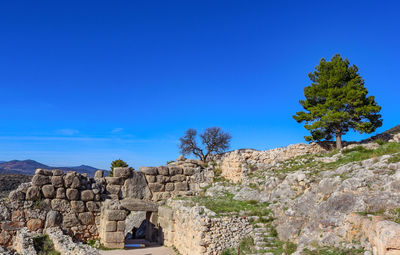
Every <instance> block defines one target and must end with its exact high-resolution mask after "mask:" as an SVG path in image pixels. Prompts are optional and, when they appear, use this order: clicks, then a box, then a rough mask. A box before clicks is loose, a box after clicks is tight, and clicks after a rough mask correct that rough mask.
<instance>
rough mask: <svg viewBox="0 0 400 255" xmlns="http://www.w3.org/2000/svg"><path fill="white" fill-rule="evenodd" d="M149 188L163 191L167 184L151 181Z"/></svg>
mask: <svg viewBox="0 0 400 255" xmlns="http://www.w3.org/2000/svg"><path fill="white" fill-rule="evenodd" d="M149 188H150V190H151V191H153V192H162V191H164V190H165V185H164V184H161V183H149Z"/></svg>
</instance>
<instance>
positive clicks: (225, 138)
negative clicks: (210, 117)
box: [179, 127, 232, 162]
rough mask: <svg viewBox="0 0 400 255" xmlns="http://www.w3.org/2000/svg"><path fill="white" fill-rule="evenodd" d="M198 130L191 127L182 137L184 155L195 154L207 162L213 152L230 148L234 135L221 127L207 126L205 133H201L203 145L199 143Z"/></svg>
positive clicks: (181, 150) (180, 146)
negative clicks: (197, 138)
mask: <svg viewBox="0 0 400 255" xmlns="http://www.w3.org/2000/svg"><path fill="white" fill-rule="evenodd" d="M196 136H197V131H196V130H195V129H192V128H189V129H188V130H186V132H185V135H184V136H183V137H182V138H180V139H179V140H180V142H181V144H180V145H179V149H180V152H181V153H182V154H183V155H190V154H193V155H195V156H196V157H198V158H199V159H200V160H201V161H203V162H206V161H207V159H208V157H209V156H210V155H211V154H213V153H221V152H224V151H226V150H227V149H228V148H229V143H230V141H231V138H232V136H231V135H230V134H229V133H226V132H224V131H222V130H221V129H220V128H219V127H210V128H207V129H206V130H205V131H204V133H203V134H200V138H201V143H202V145H203V146H202V147H203V148H201V147H199V146H198V145H197V141H196Z"/></svg>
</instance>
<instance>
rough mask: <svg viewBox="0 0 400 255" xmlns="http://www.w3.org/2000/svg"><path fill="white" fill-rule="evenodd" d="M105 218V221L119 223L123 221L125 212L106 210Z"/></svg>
mask: <svg viewBox="0 0 400 255" xmlns="http://www.w3.org/2000/svg"><path fill="white" fill-rule="evenodd" d="M105 216H106V217H105V218H106V220H109V221H119V220H125V217H126V213H125V210H106V211H105Z"/></svg>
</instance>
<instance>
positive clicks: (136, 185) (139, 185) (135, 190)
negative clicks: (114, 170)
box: [122, 171, 151, 200]
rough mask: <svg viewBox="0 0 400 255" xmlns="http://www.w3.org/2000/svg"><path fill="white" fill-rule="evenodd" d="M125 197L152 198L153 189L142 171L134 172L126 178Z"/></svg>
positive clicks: (123, 194) (123, 189) (123, 191)
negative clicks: (148, 184)
mask: <svg viewBox="0 0 400 255" xmlns="http://www.w3.org/2000/svg"><path fill="white" fill-rule="evenodd" d="M122 197H123V198H137V199H146V200H150V199H151V191H150V189H149V187H148V186H147V182H146V178H145V175H144V174H143V173H142V172H136V171H135V172H133V173H132V177H131V178H129V179H126V180H125V183H124V186H122Z"/></svg>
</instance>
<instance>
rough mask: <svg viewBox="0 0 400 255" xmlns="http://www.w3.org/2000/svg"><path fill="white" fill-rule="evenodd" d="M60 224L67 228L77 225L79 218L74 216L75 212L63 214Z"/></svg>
mask: <svg viewBox="0 0 400 255" xmlns="http://www.w3.org/2000/svg"><path fill="white" fill-rule="evenodd" d="M62 225H63V226H64V227H67V228H71V227H75V226H78V225H79V220H78V218H77V217H76V215H75V213H69V214H65V215H64V216H63V222H62Z"/></svg>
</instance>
